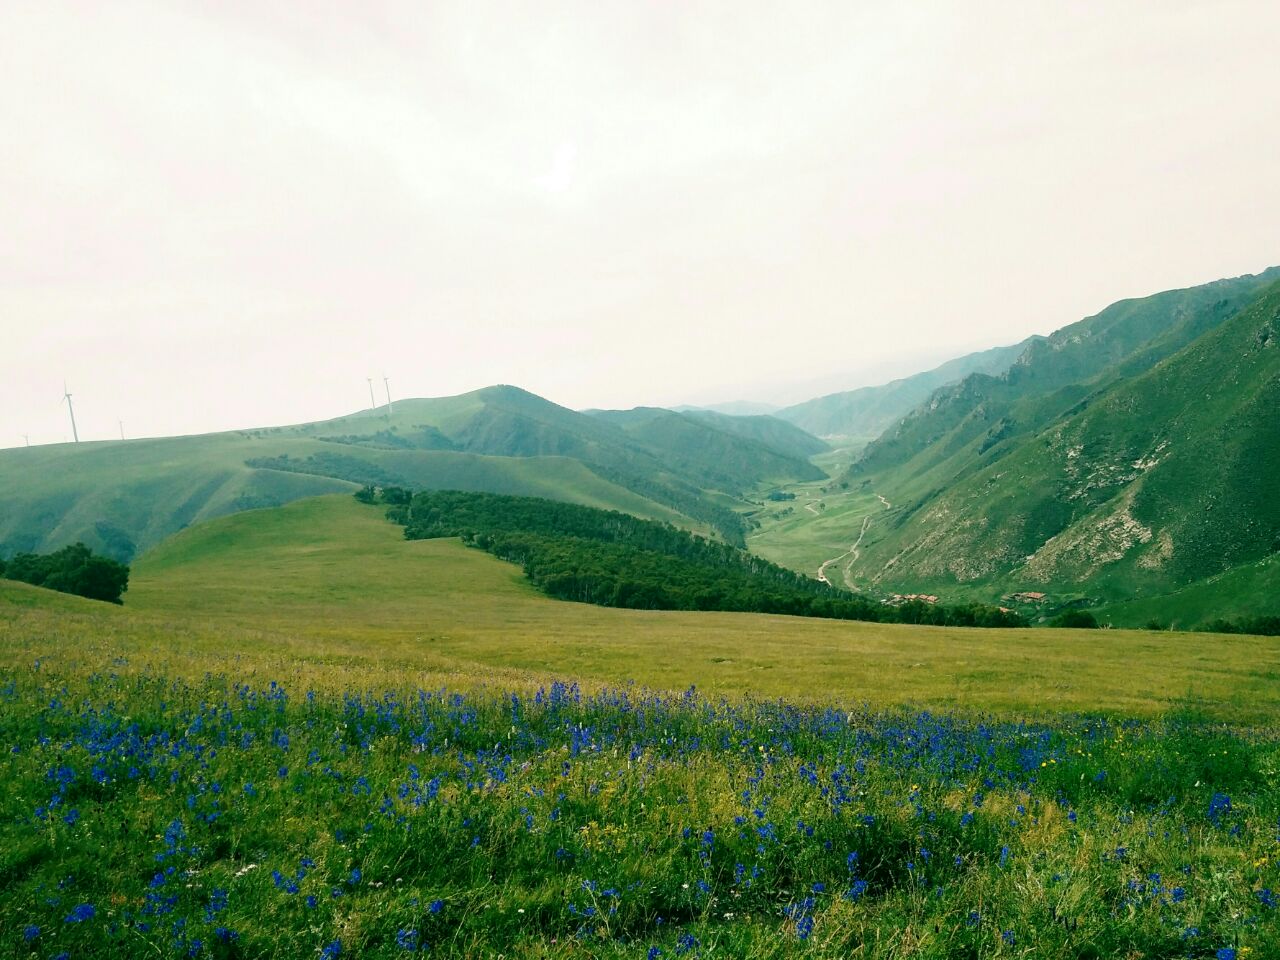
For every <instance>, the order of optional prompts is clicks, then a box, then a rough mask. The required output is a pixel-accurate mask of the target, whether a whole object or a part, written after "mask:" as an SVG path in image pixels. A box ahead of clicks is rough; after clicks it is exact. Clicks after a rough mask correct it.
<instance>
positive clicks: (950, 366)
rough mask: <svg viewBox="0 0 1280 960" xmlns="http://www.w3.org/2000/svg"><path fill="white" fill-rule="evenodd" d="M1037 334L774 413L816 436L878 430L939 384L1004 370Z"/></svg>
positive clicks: (866, 434)
mask: <svg viewBox="0 0 1280 960" xmlns="http://www.w3.org/2000/svg"><path fill="white" fill-rule="evenodd" d="M1035 339H1037V338H1034V337H1033V338H1031V339H1029V340H1024V341H1022V342H1021V343H1017V344H1013V345H1012V346H1008V347H994V348H992V349H990V350H983V351H981V352H979V353H971V354H969V355H967V356H963V357H957V358H956V359H954V360H948V361H947V362H946V363H944V364H942V365H941V366H939V367H935V368H934V369H932V370H926V371H925V372H923V373H917V374H914V375H913V376H910V377H902V378H901V379H898V380H894V381H891V382H890V383H885V384H881V385H880V386H876V387H861V388H859V389H857V390H846V391H843V392H841V393H832V394H828V395H826V396H823V397H816V398H814V399H813V400H806V401H805V402H804V403H797V404H795V405H794V406H790V407H785V408H783V409H782V410H779V411H777V412H776V413H775V414H774V416H775V417H778V418H779V419H782V420H786V421H789V422H790V423H793V424H795V425H796V426H798V427H800V428H801V429H802V430H806V431H808V432H809V433H811V434H814V435H815V436H819V437H875V436H879V435H880V434H881V433H883V432H884V431H885V430H886V429H887V428H888V427H890V426H891V425H892V424H893V423H894V422H895V421H897V420H898V419H899V418H900V417H902V416H904V415H905V414H906V413H908V412H909V411H910V410H911V409H912V408H913V407H916V406H919V405H920V404H922V403H924V402H925V401H926V400H927V399H929V395H930V394H931V393H933V391H934V390H936V389H937V388H939V387H941V386H944V385H946V384H949V383H954V382H956V381H958V380H962V379H963V378H964V377H966V376H968V375H970V374H973V373H985V374H991V375H996V374H999V373H1002V372H1004V371H1005V370H1007V369H1008V367H1009V365H1010V364H1011V363H1013V361H1014V360H1016V359H1017V358H1018V356H1019V354H1021V353H1022V351H1023V350H1024V349H1026V347H1027V346H1028V345H1029V344H1030V343H1031V342H1032V340H1035Z"/></svg>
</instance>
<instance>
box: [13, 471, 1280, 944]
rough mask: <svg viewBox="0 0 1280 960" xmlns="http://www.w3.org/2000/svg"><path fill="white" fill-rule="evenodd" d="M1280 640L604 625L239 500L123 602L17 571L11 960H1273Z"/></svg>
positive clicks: (651, 619) (507, 581)
mask: <svg viewBox="0 0 1280 960" xmlns="http://www.w3.org/2000/svg"><path fill="white" fill-rule="evenodd" d="M1275 652H1276V641H1275V640H1268V639H1264V638H1256V637H1239V636H1228V637H1216V636H1209V635H1180V634H1167V633H1143V632H1136V631H1133V632H1130V631H1078V632H1077V631H1054V630H1044V629H1040V630H1017V631H1015V630H1000V631H984V630H960V629H944V628H919V627H904V626H896V625H877V624H861V623H842V622H832V621H811V620H799V619H795V618H786V617H767V616H758V615H748V614H686V613H649V612H639V611H627V610H615V609H605V608H597V607H590V606H583V605H579V604H568V603H562V602H558V601H553V600H549V599H547V598H544V597H542V596H539V595H537V594H536V593H534V592H533V591H532V590H531V589H530V588H529V587H528V586H527V584H526V583H525V582H524V580H523V578H522V576H521V574H520V572H519V570H518V569H516V568H514V567H512V566H510V565H507V564H504V563H502V562H500V561H497V560H495V559H494V558H492V557H490V556H488V555H487V554H484V553H481V552H479V551H474V550H468V549H466V548H464V547H463V546H461V544H460V543H458V542H456V541H448V540H437V541H416V542H409V541H404V540H402V539H400V531H399V528H398V527H396V526H393V525H392V524H390V523H388V522H387V521H385V520H384V519H383V517H382V515H381V510H380V509H379V508H376V507H366V506H362V505H360V504H357V503H356V502H355V501H354V500H353V499H352V498H350V497H348V496H345V495H343V496H335V497H321V498H316V499H310V500H303V501H299V502H297V503H294V504H291V505H289V506H286V507H282V508H277V509H272V510H263V511H252V512H247V513H241V514H236V515H233V516H230V517H224V518H221V519H218V520H215V521H211V522H209V523H206V524H201V525H198V526H195V527H192V528H191V529H189V530H187V531H184V532H183V533H182V534H179V535H178V536H176V537H173V538H172V539H170V540H168V541H166V542H165V543H164V544H162V545H161V546H160V547H159V548H157V549H155V550H153V551H151V552H150V553H149V554H147V555H146V556H145V557H144V558H142V559H141V560H140V561H139V562H138V563H137V564H136V566H135V568H134V579H133V583H132V586H131V589H130V591H129V593H128V594H126V605H125V606H124V607H122V608H121V607H114V606H111V605H108V604H98V603H93V602H90V601H85V600H80V599H79V598H75V597H67V596H63V595H60V594H52V593H49V592H47V591H42V590H38V589H36V588H31V587H27V586H25V585H22V584H12V583H8V582H0V778H2V779H3V782H4V783H5V784H6V790H5V791H4V792H3V793H2V794H0V956H5V957H9V956H13V957H24V958H25V957H40V958H55V957H66V958H67V960H72V958H82V957H90V958H97V957H111V958H119V957H125V958H133V957H139V958H141V957H155V956H160V957H210V958H248V957H285V956H288V957H316V956H319V957H325V958H334V957H347V956H356V957H375V958H389V957H399V956H405V955H406V954H416V953H420V952H421V953H427V952H429V953H430V954H431V955H434V956H442V957H496V956H508V957H516V956H520V957H547V958H550V957H572V958H579V957H581V958H586V957H593V958H594V957H637V958H641V957H642V958H646V960H656V958H670V957H708V958H710V957H734V958H782V957H792V956H807V957H823V958H836V957H841V958H843V957H862V958H885V960H888V958H895V960H896V958H908V957H911V958H931V960H933V958H936V960H943V958H948V960H949V958H955V957H959V958H971V960H977V958H997V957H999V958H1005V957H1075V958H1081V960H1083V958H1103V957H1214V958H1217V957H1225V958H1230V957H1235V958H1243V957H1252V958H1254V960H1257V958H1261V957H1267V956H1274V955H1276V953H1277V951H1280V922H1278V919H1280V915H1278V914H1277V913H1276V894H1274V893H1273V890H1274V889H1275V888H1276V887H1278V886H1280V875H1277V865H1276V860H1277V855H1278V854H1280V840H1278V839H1277V835H1276V827H1275V824H1276V823H1277V820H1278V819H1280V794H1278V793H1277V790H1276V787H1275V784H1276V781H1277V776H1278V775H1280V747H1278V745H1277V738H1276V729H1277V727H1276V717H1277V713H1278V710H1280V702H1278V701H1280V684H1277V683H1276V666H1277V658H1276V655H1275ZM691 685H696V686H697V690H698V692H696V693H695V692H693V691H691V690H689V689H688V688H689V687H690V686H691ZM646 688H650V689H646Z"/></svg>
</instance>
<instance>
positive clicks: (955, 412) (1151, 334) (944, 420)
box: [851, 267, 1280, 493]
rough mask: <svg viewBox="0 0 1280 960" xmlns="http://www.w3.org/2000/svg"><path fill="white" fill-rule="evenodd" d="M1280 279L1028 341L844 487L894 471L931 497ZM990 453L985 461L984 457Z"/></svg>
mask: <svg viewBox="0 0 1280 960" xmlns="http://www.w3.org/2000/svg"><path fill="white" fill-rule="evenodd" d="M1276 279H1280V267H1273V268H1271V269H1270V270H1267V271H1265V272H1263V273H1260V274H1257V275H1246V276H1243V277H1236V278H1233V279H1229V280H1219V281H1215V282H1213V283H1208V284H1203V285H1201V286H1198V287H1190V288H1187V289H1183V290H1170V291H1165V292H1163V293H1158V294H1155V295H1154V296H1150V297H1144V298H1142V299H1136V300H1122V301H1120V302H1119V303H1115V304H1112V305H1111V306H1109V307H1107V308H1106V309H1105V310H1103V311H1102V312H1101V313H1099V314H1097V315H1095V316H1093V317H1087V318H1085V319H1084V320H1081V321H1078V322H1077V323H1073V324H1071V325H1069V326H1066V327H1063V328H1062V329H1061V330H1058V331H1055V332H1054V333H1053V334H1052V335H1050V336H1049V337H1044V338H1034V339H1032V340H1030V341H1028V342H1027V345H1026V347H1025V349H1024V350H1023V351H1022V353H1021V354H1020V355H1019V357H1018V358H1017V360H1016V362H1014V363H1013V364H1012V365H1011V366H1010V367H1009V369H1008V370H1007V371H1005V372H1004V373H1003V374H1001V375H1000V376H989V375H985V374H976V373H975V374H971V375H970V376H968V377H966V378H965V379H964V380H962V381H960V382H959V383H957V384H954V385H951V386H947V387H942V388H940V389H939V390H937V391H935V392H934V393H933V395H932V396H931V397H930V398H929V400H928V401H927V402H926V403H925V404H923V405H921V406H919V407H917V408H916V409H915V410H913V411H911V413H909V414H908V415H907V416H906V417H904V418H903V419H902V420H901V421H899V422H898V423H897V424H896V425H895V426H893V427H892V428H891V429H889V430H887V431H886V432H885V433H884V434H883V435H882V436H881V437H880V438H878V439H877V440H875V441H874V442H873V443H871V444H870V445H868V447H867V448H866V450H864V451H863V454H862V456H861V458H860V459H859V460H858V461H857V462H856V463H855V464H854V466H853V469H852V470H851V478H860V477H866V476H875V475H882V474H884V473H885V472H886V471H891V470H896V471H897V475H896V485H897V486H899V488H902V485H903V479H904V478H906V477H910V478H913V479H912V482H910V483H909V484H908V485H907V488H908V489H909V490H910V491H911V492H913V493H919V492H923V491H924V490H928V489H937V488H940V487H942V486H945V485H946V484H947V483H950V482H953V481H954V480H955V479H956V478H957V477H960V476H963V475H964V474H965V473H966V472H967V471H970V470H972V469H975V468H976V467H977V466H978V465H979V463H980V462H981V458H982V457H984V456H987V457H988V458H990V457H994V456H997V455H999V452H1000V445H1001V444H1004V445H1005V446H1007V444H1008V443H1009V442H1010V441H1011V440H1012V439H1014V438H1016V437H1019V436H1027V435H1030V434H1031V433H1034V432H1035V431H1036V430H1038V429H1040V428H1042V427H1044V426H1045V425H1046V424H1047V423H1049V422H1050V421H1052V420H1053V419H1054V418H1056V417H1058V416H1060V415H1062V414H1063V413H1065V412H1066V411H1068V410H1069V409H1071V407H1072V406H1073V405H1075V404H1076V403H1078V402H1080V401H1081V400H1082V399H1083V398H1085V397H1086V396H1088V395H1089V394H1091V393H1093V392H1095V391H1097V390H1099V389H1101V388H1103V387H1105V386H1106V385H1107V384H1110V383H1114V382H1116V381H1118V380H1121V379H1123V378H1126V377H1133V376H1136V375H1138V374H1140V373H1142V372H1143V371H1145V370H1148V369H1150V368H1151V367H1152V366H1153V365H1155V364H1156V363H1158V362H1159V361H1160V360H1161V359H1163V358H1164V357H1167V356H1169V355H1171V354H1173V353H1174V352H1176V351H1177V350H1179V349H1181V348H1182V347H1184V346H1186V345H1187V344H1188V343H1191V342H1192V341H1193V340H1195V339H1196V338H1197V337H1199V336H1201V335H1202V334H1204V333H1205V332H1207V331H1208V330H1211V329H1213V328H1214V327H1216V326H1217V325H1218V324H1220V323H1222V322H1223V321H1224V320H1226V319H1227V318H1228V317H1230V316H1232V315H1234V314H1235V313H1236V312H1237V311H1238V310H1240V309H1241V308H1242V307H1243V306H1245V305H1246V304H1247V303H1249V302H1250V301H1251V300H1252V299H1253V298H1254V297H1256V296H1257V295H1258V294H1259V293H1260V292H1261V291H1262V290H1263V289H1264V288H1265V287H1266V286H1267V285H1268V284H1269V283H1271V282H1273V281H1275V280H1276ZM989 451H990V453H988V452H989Z"/></svg>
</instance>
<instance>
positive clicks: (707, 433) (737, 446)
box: [591, 407, 826, 494]
mask: <svg viewBox="0 0 1280 960" xmlns="http://www.w3.org/2000/svg"><path fill="white" fill-rule="evenodd" d="M591 415H592V416H593V417H595V418H596V419H598V420H600V421H602V422H604V423H608V424H610V425H612V426H615V427H618V428H620V429H621V430H622V431H623V432H625V433H626V434H627V436H628V437H629V438H630V439H631V440H632V441H634V442H636V443H638V444H640V445H641V446H643V447H645V448H647V449H649V450H651V451H653V452H654V453H655V454H659V455H661V456H662V457H664V458H665V459H666V461H667V462H669V463H673V464H679V465H680V466H681V472H683V473H686V474H692V475H698V476H701V477H702V478H703V479H704V480H705V481H706V482H705V486H707V487H714V488H716V489H719V490H724V491H726V492H730V493H734V494H738V493H743V492H745V491H746V490H748V489H751V488H752V487H755V486H758V485H759V484H760V483H765V482H788V481H803V480H820V479H822V478H823V477H824V476H826V474H824V473H823V472H822V471H821V470H820V469H818V468H817V467H815V466H813V464H811V463H809V461H808V458H809V457H810V456H812V455H813V454H815V453H818V452H820V451H822V450H825V449H826V444H824V443H823V442H822V441H821V440H818V439H817V438H816V437H811V436H809V435H808V434H806V433H804V432H803V431H802V430H799V429H797V428H796V427H793V426H791V424H788V423H784V422H782V421H780V420H775V419H774V418H772V417H733V416H727V415H725V414H717V413H710V412H706V411H702V412H688V413H676V412H675V411H672V410H666V409H663V408H661V407H636V408H635V409H632V410H595V411H592V412H591Z"/></svg>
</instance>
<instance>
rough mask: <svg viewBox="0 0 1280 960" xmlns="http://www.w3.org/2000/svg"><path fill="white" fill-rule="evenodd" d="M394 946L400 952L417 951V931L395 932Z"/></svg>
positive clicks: (403, 930) (402, 930) (401, 930)
mask: <svg viewBox="0 0 1280 960" xmlns="http://www.w3.org/2000/svg"><path fill="white" fill-rule="evenodd" d="M396 946H397V947H399V948H400V949H401V950H410V951H412V950H417V949H418V931H417V930H405V929H400V930H397V931H396Z"/></svg>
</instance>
